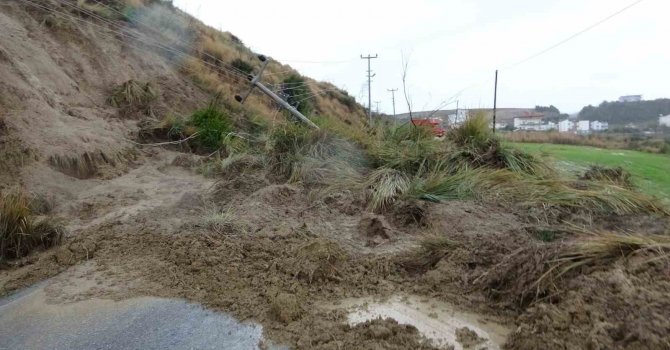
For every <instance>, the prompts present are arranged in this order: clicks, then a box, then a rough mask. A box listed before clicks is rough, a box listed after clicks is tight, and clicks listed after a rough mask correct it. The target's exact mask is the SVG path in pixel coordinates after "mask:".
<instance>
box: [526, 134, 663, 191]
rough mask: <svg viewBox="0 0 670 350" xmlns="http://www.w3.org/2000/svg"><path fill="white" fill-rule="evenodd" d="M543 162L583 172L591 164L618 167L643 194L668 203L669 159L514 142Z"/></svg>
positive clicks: (624, 152) (649, 154)
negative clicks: (623, 169) (631, 176)
mask: <svg viewBox="0 0 670 350" xmlns="http://www.w3.org/2000/svg"><path fill="white" fill-rule="evenodd" d="M514 145H515V146H516V147H518V148H520V149H523V150H525V151H527V152H530V153H533V154H535V155H539V156H540V157H542V158H543V159H552V160H554V161H556V164H557V166H558V167H559V168H561V169H565V170H567V171H569V172H573V173H576V172H583V170H584V169H586V168H587V167H588V166H589V165H591V164H599V165H605V166H610V167H616V166H621V167H623V168H625V169H626V170H628V171H629V172H630V173H631V174H633V176H634V179H635V184H636V185H637V186H638V187H639V189H640V190H641V191H643V192H645V193H648V194H651V195H654V196H657V197H659V198H662V199H664V201H666V202H670V156H668V155H662V154H652V153H644V152H637V151H627V150H612V149H602V148H594V147H587V146H571V145H554V144H535V143H514Z"/></svg>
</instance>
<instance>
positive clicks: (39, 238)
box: [0, 191, 64, 263]
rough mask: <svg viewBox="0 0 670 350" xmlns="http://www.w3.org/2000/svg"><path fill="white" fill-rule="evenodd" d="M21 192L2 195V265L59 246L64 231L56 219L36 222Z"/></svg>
mask: <svg viewBox="0 0 670 350" xmlns="http://www.w3.org/2000/svg"><path fill="white" fill-rule="evenodd" d="M30 207H31V201H30V200H29V198H28V196H27V195H26V194H25V193H24V192H22V191H15V192H12V193H8V194H4V195H0V263H5V262H7V261H8V260H13V259H18V258H22V257H24V256H26V255H28V254H30V253H31V252H33V251H35V250H39V249H48V248H51V247H53V246H56V245H58V244H60V242H61V239H62V238H63V233H64V228H63V227H62V226H61V224H60V223H57V222H56V221H55V220H54V219H52V218H48V217H44V218H36V217H35V216H34V215H33V213H32V211H31V209H30Z"/></svg>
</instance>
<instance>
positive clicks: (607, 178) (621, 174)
mask: <svg viewBox="0 0 670 350" xmlns="http://www.w3.org/2000/svg"><path fill="white" fill-rule="evenodd" d="M581 179H582V180H590V181H603V182H606V183H611V184H614V185H618V186H621V187H624V188H633V176H632V175H631V173H629V172H628V171H627V170H626V169H624V168H622V167H616V168H609V167H604V166H599V165H592V166H591V167H590V168H589V169H588V170H587V171H586V172H585V173H584V175H582V176H581Z"/></svg>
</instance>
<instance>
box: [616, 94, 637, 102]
mask: <svg viewBox="0 0 670 350" xmlns="http://www.w3.org/2000/svg"><path fill="white" fill-rule="evenodd" d="M640 101H642V95H628V96H621V97H619V102H640Z"/></svg>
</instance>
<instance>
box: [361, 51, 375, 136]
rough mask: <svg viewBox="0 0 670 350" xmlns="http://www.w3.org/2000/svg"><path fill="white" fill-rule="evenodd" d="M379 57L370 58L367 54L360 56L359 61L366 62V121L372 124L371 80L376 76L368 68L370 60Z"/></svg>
mask: <svg viewBox="0 0 670 350" xmlns="http://www.w3.org/2000/svg"><path fill="white" fill-rule="evenodd" d="M377 57H379V55H377V54H375V55H374V56H371V55H370V54H368V55H367V56H363V55H361V59H363V60H368V119H369V121H370V123H372V78H373V77H374V76H375V75H377V74H372V68H370V60H372V59H373V58H377Z"/></svg>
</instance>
